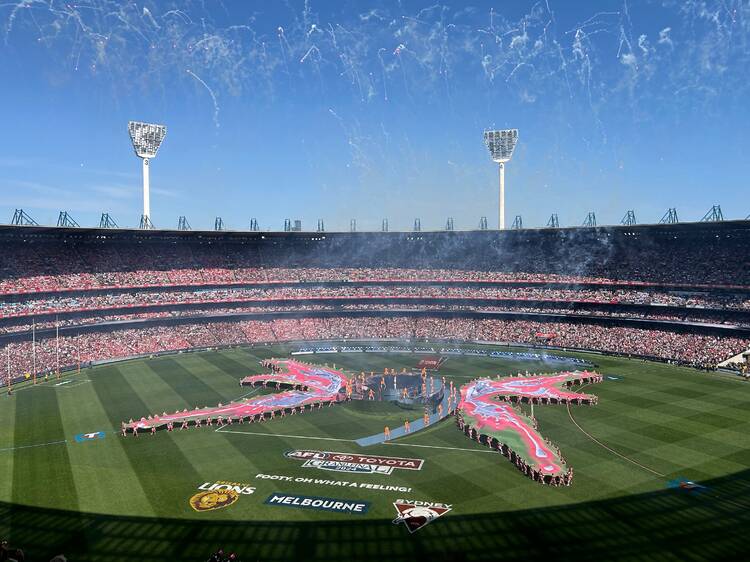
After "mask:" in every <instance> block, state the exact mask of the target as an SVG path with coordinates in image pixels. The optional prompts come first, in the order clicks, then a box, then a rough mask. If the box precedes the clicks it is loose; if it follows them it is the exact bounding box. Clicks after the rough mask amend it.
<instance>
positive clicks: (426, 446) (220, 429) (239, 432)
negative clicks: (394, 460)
mask: <svg viewBox="0 0 750 562" xmlns="http://www.w3.org/2000/svg"><path fill="white" fill-rule="evenodd" d="M214 432H216V433H236V434H239V435H260V436H262V437H284V438H287V439H312V440H320V441H341V442H343V443H356V442H357V441H356V440H355V439H339V438H336V437H311V436H309V435H282V434H280V433H258V432H255V431H232V430H231V429H224V428H223V427H217V428H216V429H215V430H214ZM383 444H384V445H398V446H399V447H422V448H424V449H446V450H449V451H469V452H471V453H489V454H493V453H495V454H496V453H497V451H482V450H478V449H466V448H462V447H442V446H440V445H417V444H414V443H393V442H392V441H391V442H388V441H386V442H384V443H383Z"/></svg>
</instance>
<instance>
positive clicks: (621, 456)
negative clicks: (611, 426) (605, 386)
mask: <svg viewBox="0 0 750 562" xmlns="http://www.w3.org/2000/svg"><path fill="white" fill-rule="evenodd" d="M585 386H589V385H588V384H584V385H581V386H580V387H578V388H579V389H581V388H583V387H585ZM566 406H567V408H568V417H569V418H570V421H572V422H573V425H575V426H576V427H577V428H578V429H579V430H580V431H581V433H583V434H584V435H585V436H586V437H588V438H589V439H591V441H593V442H594V443H596V444H597V445H599V446H600V447H603V448H604V449H606V450H607V451H609V452H610V453H612V454H613V455H617V456H618V457H620V458H621V459H623V460H626V461H628V462H629V463H632V464H634V465H636V466H638V467H640V468H642V469H643V470H647V471H648V472H650V473H651V474H655V475H656V476H660V477H661V478H666V475H665V474H662V473H661V472H657V471H656V470H654V469H653V468H649V467H647V466H645V465H642V464H641V463H639V462H638V461H635V460H633V459H631V458H630V457H626V456H625V455H623V454H621V453H618V452H617V451H615V450H614V449H612V448H611V447H607V446H606V445H605V444H604V443H602V442H601V441H599V440H598V439H597V438H596V437H594V436H593V435H591V434H590V433H589V432H588V431H586V430H585V429H583V428H582V427H581V426H580V425H578V422H577V421H576V420H575V418H574V417H573V412H571V411H570V402H568V403H567V405H566Z"/></svg>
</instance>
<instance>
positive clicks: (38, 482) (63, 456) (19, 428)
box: [10, 387, 85, 544]
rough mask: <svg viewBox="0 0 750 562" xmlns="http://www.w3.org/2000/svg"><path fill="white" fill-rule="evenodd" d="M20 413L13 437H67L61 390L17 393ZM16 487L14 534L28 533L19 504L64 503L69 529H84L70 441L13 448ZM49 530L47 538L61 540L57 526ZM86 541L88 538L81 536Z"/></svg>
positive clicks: (50, 439)
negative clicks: (43, 445)
mask: <svg viewBox="0 0 750 562" xmlns="http://www.w3.org/2000/svg"><path fill="white" fill-rule="evenodd" d="M15 399H16V412H15V414H16V416H15V425H14V437H13V441H14V443H16V444H19V445H20V444H35V443H49V442H53V441H63V440H66V439H67V437H69V436H66V435H65V431H64V428H63V421H62V414H61V411H60V406H59V404H58V400H57V393H56V392H55V390H54V389H53V388H51V387H48V388H39V389H36V390H35V391H34V392H24V393H18V394H16V397H15ZM13 456H14V457H15V459H14V463H13V488H12V492H11V498H12V501H13V503H14V504H15V505H13V506H11V508H10V527H11V534H12V535H13V536H15V537H23V536H26V533H27V532H28V528H29V527H28V521H26V520H25V518H24V517H23V516H22V515H21V514H22V511H21V510H18V509H17V508H18V504H20V505H31V506H42V507H46V506H49V505H57V506H64V507H65V508H66V509H69V510H70V511H71V517H70V520H69V528H68V529H66V532H67V533H72V534H79V533H80V532H81V530H82V527H81V517H80V514H79V513H77V511H78V508H79V503H78V497H77V493H76V487H75V481H74V478H73V467H72V466H71V462H70V456H69V454H68V447H67V445H59V446H57V445H56V446H54V447H35V448H28V449H21V450H17V451H14V452H13ZM49 531H50V532H49V534H45V537H44V539H45V542H47V543H48V544H49V543H53V544H59V542H60V541H61V540H64V539H62V538H61V536H60V535H59V534H58V533H57V532H56V530H54V529H50V530H49ZM81 540H82V541H83V542H84V543H85V539H83V538H81Z"/></svg>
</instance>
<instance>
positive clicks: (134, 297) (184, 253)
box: [0, 221, 750, 378]
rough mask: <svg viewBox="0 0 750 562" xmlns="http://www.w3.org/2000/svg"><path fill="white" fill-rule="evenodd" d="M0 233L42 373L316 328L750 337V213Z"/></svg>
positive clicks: (22, 344)
mask: <svg viewBox="0 0 750 562" xmlns="http://www.w3.org/2000/svg"><path fill="white" fill-rule="evenodd" d="M0 243H1V244H2V247H3V252H2V255H1V256H0V260H2V261H0V264H1V265H0V268H1V269H0V270H1V271H2V279H0V299H2V300H1V301H0V334H1V335H0V343H1V344H6V345H7V346H8V349H9V350H10V355H9V358H10V361H9V367H8V369H9V373H10V375H11V378H19V377H21V376H22V375H24V374H27V373H29V369H30V368H31V365H29V356H30V355H31V353H30V352H29V351H30V346H31V345H32V342H31V335H32V334H31V332H32V331H34V339H35V342H34V345H35V346H38V355H37V359H36V360H35V365H36V369H37V371H38V372H39V373H44V372H50V371H57V370H58V369H60V368H61V369H71V368H74V367H75V368H78V364H79V357H80V362H81V363H84V364H89V363H92V362H96V361H101V360H107V359H115V358H118V357H128V356H134V355H142V354H153V353H159V352H164V351H176V350H179V349H190V348H197V347H209V346H223V345H238V344H245V343H259V342H278V341H290V340H305V339H318V338H332V339H338V338H351V337H358V338H367V337H378V338H416V339H420V338H421V339H425V338H431V339H435V338H438V339H439V338H447V339H454V338H455V339H465V340H480V339H481V340H485V341H502V342H508V343H524V344H534V343H537V341H536V338H535V336H534V334H535V333H537V332H547V333H553V334H554V337H552V338H549V339H548V340H547V341H546V342H545V344H546V345H553V346H558V347H565V348H575V349H595V350H597V351H602V352H608V353H625V354H627V355H638V356H643V357H650V358H656V359H659V360H674V361H677V362H678V363H682V364H687V365H691V366H694V367H700V368H704V369H715V368H716V367H717V365H718V364H719V363H722V362H724V361H726V360H727V359H729V358H730V357H735V356H737V355H738V354H741V353H742V352H743V351H744V350H746V349H747V348H748V347H749V346H750V263H742V260H745V261H747V260H748V257H747V253H746V252H745V251H744V249H745V248H746V247H747V246H748V244H750V223H748V222H747V221H735V222H722V223H694V224H673V225H652V226H626V227H605V228H598V229H554V230H549V229H541V230H524V231H506V232H496V231H494V232H492V231H477V232H422V233H419V236H415V235H414V234H413V233H396V232H391V233H328V234H326V235H325V236H320V235H317V234H316V235H311V234H307V233H297V232H285V233H256V232H249V233H247V232H186V231H179V232H178V231H132V230H111V229H107V230H106V231H101V230H98V229H78V228H76V229H65V228H46V227H34V226H31V227H29V226H27V227H2V228H0ZM135 334H140V335H142V336H143V337H140V338H134V335H135ZM186 334H187V335H188V336H189V337H186ZM655 334H658V335H659V337H654V335H655ZM146 335H150V336H151V337H149V338H145V336H146ZM53 337H54V338H56V339H55V341H54V342H52V341H51V340H52V338H53ZM623 338H625V339H624V340H623ZM624 341H628V342H629V341H632V342H634V343H633V344H632V345H630V346H628V345H626V344H625V343H624ZM128 342H130V343H128ZM134 342H137V343H134ZM53 343H54V345H53ZM52 347H55V348H56V349H59V353H56V354H54V355H55V356H54V363H51V361H52V354H50V353H49V350H50V349H51V348H52ZM59 357H62V360H60V359H59ZM6 374H7V373H6ZM6 378H7V377H6Z"/></svg>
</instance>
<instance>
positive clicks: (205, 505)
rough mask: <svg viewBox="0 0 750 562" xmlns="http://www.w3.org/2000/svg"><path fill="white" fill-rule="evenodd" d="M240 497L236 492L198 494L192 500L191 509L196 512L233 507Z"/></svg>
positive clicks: (218, 491)
mask: <svg viewBox="0 0 750 562" xmlns="http://www.w3.org/2000/svg"><path fill="white" fill-rule="evenodd" d="M239 497H240V495H239V494H238V493H237V492H235V491H234V490H209V491H207V492H198V493H197V494H195V495H194V496H193V497H192V498H190V507H192V508H193V509H194V510H195V511H211V510H214V509H221V508H222V507H227V506H229V505H232V504H233V503H234V502H236V501H237V500H238V499H239Z"/></svg>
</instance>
